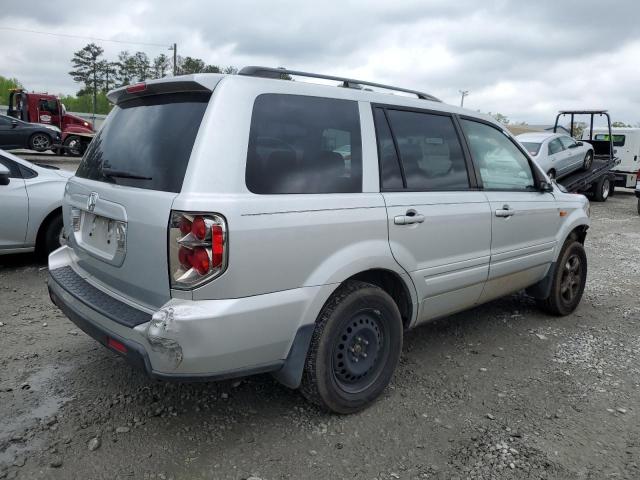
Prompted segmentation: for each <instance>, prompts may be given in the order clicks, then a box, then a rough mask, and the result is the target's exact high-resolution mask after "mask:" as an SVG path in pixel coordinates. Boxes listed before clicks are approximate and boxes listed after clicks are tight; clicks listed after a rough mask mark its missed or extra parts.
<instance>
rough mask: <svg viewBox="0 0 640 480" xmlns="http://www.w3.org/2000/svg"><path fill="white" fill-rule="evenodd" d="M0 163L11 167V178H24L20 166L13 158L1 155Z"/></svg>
mask: <svg viewBox="0 0 640 480" xmlns="http://www.w3.org/2000/svg"><path fill="white" fill-rule="evenodd" d="M0 163H1V164H2V165H4V166H5V167H7V168H8V169H9V178H22V173H20V166H19V165H18V164H17V163H16V162H14V161H13V160H9V159H8V158H4V157H0Z"/></svg>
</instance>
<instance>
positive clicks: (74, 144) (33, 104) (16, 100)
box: [7, 88, 95, 156]
mask: <svg viewBox="0 0 640 480" xmlns="http://www.w3.org/2000/svg"><path fill="white" fill-rule="evenodd" d="M7 115H9V116H11V117H14V118H17V119H19V120H22V121H25V122H30V123H41V124H44V125H53V126H55V127H57V128H59V129H60V132H61V140H60V144H59V145H58V144H54V143H53V142H52V143H51V145H49V148H47V149H46V150H49V149H50V150H53V151H54V152H56V153H66V154H68V155H71V156H81V155H82V154H83V153H84V150H85V149H86V147H87V145H88V144H89V142H90V141H91V139H92V138H93V136H94V135H95V131H94V129H93V125H92V124H91V123H90V122H87V121H86V120H85V119H83V118H80V117H78V116H76V115H71V114H69V113H67V110H66V108H65V106H64V104H63V103H62V102H60V99H59V98H58V97H57V96H55V95H50V94H48V93H35V92H27V91H26V90H25V89H22V88H14V89H11V90H10V91H9V109H8V110H7Z"/></svg>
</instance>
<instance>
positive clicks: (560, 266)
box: [539, 239, 587, 316]
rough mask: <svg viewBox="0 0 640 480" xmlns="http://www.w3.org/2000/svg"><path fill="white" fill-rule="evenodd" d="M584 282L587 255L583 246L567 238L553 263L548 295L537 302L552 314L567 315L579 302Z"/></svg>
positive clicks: (585, 278)
mask: <svg viewBox="0 0 640 480" xmlns="http://www.w3.org/2000/svg"><path fill="white" fill-rule="evenodd" d="M586 283H587V255H586V253H585V251H584V246H583V245H582V244H581V243H580V242H577V241H575V240H573V239H568V240H567V242H566V243H565V245H564V247H563V249H562V251H561V252H560V256H559V257H558V261H557V263H556V265H555V271H554V272H553V283H552V284H551V291H550V293H549V296H548V297H547V298H545V299H542V300H540V301H539V304H540V306H541V307H542V308H543V309H544V310H545V311H547V312H548V313H551V314H553V315H558V316H564V315H569V314H570V313H571V312H573V311H574V310H575V309H576V307H577V306H578V304H579V303H580V300H581V299H582V294H583V293H584V287H585V285H586Z"/></svg>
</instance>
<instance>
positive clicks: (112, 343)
mask: <svg viewBox="0 0 640 480" xmlns="http://www.w3.org/2000/svg"><path fill="white" fill-rule="evenodd" d="M107 346H108V347H109V348H112V349H114V350H115V351H116V352H120V353H127V347H125V346H124V344H123V343H122V342H119V341H118V340H115V339H113V338H111V337H108V338H107Z"/></svg>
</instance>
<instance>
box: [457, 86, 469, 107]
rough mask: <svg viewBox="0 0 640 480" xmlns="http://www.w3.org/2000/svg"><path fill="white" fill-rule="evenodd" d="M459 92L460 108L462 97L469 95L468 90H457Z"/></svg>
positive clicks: (462, 102) (462, 105)
mask: <svg viewBox="0 0 640 480" xmlns="http://www.w3.org/2000/svg"><path fill="white" fill-rule="evenodd" d="M458 91H459V92H460V107H464V97H467V96H468V95H469V90H458Z"/></svg>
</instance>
